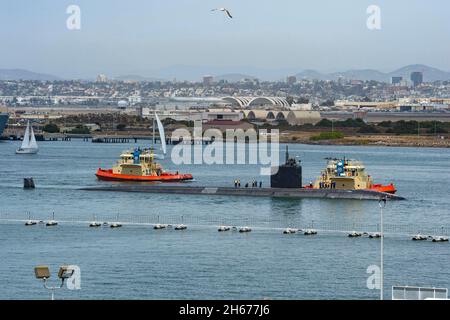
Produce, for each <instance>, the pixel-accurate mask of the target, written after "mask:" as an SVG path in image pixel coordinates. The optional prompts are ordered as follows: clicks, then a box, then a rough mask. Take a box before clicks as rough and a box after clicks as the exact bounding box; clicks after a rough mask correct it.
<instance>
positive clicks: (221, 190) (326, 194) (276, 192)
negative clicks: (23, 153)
mask: <svg viewBox="0 0 450 320" xmlns="http://www.w3.org/2000/svg"><path fill="white" fill-rule="evenodd" d="M81 190H85V191H105V192H141V193H163V194H184V195H207V196H241V197H242V196H243V197H276V198H318V199H352V200H380V199H388V200H404V199H405V198H403V197H400V196H396V195H393V194H388V193H383V192H378V191H370V190H336V189H303V188H299V189H288V188H242V187H241V188H233V187H204V186H180V185H164V184H152V185H143V184H139V185H113V186H100V187H86V188H82V189H81Z"/></svg>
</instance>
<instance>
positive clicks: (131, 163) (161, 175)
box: [95, 148, 193, 182]
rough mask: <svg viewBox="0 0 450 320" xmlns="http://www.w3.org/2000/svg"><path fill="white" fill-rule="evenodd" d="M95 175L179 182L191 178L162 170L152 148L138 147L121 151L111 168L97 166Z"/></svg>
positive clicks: (107, 178) (115, 178) (124, 179)
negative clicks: (155, 159)
mask: <svg viewBox="0 0 450 320" xmlns="http://www.w3.org/2000/svg"><path fill="white" fill-rule="evenodd" d="M95 175H96V176H97V178H98V179H99V180H109V181H111V180H113V181H144V182H151V181H155V182H156V181H160V182H179V181H186V180H192V179H193V177H192V175H191V174H181V173H178V171H177V172H176V173H170V172H166V171H164V170H163V168H162V167H161V165H160V164H159V163H156V162H155V161H154V154H153V150H152V149H140V148H136V149H134V150H130V151H125V152H123V153H122V154H121V155H120V160H119V161H118V162H117V164H116V165H115V166H114V167H113V168H112V169H101V168H99V169H98V170H97V173H96V174H95Z"/></svg>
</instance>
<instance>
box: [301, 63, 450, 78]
mask: <svg viewBox="0 0 450 320" xmlns="http://www.w3.org/2000/svg"><path fill="white" fill-rule="evenodd" d="M414 71H420V72H423V77H424V81H425V82H432V81H439V80H441V81H442V80H450V72H447V71H442V70H439V69H436V68H432V67H429V66H426V65H422V64H414V65H409V66H405V67H403V68H400V69H398V70H395V71H392V72H389V73H383V72H380V71H377V70H372V69H362V70H348V71H344V72H333V73H320V72H318V71H315V70H304V71H302V72H300V73H298V74H297V75H296V77H297V78H298V79H317V80H337V79H339V78H344V79H351V80H364V81H368V80H375V81H384V82H390V81H391V77H394V76H401V77H403V78H404V79H408V80H409V79H410V76H411V73H412V72H414Z"/></svg>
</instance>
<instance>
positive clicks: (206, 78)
mask: <svg viewBox="0 0 450 320" xmlns="http://www.w3.org/2000/svg"><path fill="white" fill-rule="evenodd" d="M213 81H214V77H213V76H203V85H205V86H210V85H212V83H213Z"/></svg>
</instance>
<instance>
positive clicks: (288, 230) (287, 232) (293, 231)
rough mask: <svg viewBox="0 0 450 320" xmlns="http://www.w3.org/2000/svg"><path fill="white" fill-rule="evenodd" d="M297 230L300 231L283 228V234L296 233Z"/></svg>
mask: <svg viewBox="0 0 450 320" xmlns="http://www.w3.org/2000/svg"><path fill="white" fill-rule="evenodd" d="M297 232H298V229H294V228H286V229H284V230H283V234H294V233H297Z"/></svg>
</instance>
